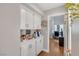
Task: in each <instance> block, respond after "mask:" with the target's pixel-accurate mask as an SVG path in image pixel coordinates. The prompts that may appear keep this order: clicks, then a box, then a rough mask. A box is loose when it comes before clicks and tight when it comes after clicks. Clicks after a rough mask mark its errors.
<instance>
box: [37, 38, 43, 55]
mask: <svg viewBox="0 0 79 59" xmlns="http://www.w3.org/2000/svg"><path fill="white" fill-rule="evenodd" d="M42 46H43V45H42V39H41V38H40V37H38V38H37V39H36V55H38V54H39V53H40V52H41V51H42Z"/></svg>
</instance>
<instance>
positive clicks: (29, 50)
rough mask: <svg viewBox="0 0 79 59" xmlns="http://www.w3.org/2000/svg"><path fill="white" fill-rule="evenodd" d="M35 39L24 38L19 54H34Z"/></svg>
mask: <svg viewBox="0 0 79 59" xmlns="http://www.w3.org/2000/svg"><path fill="white" fill-rule="evenodd" d="M35 54H36V52H35V40H34V39H31V40H26V41H24V42H22V43H21V56H35Z"/></svg>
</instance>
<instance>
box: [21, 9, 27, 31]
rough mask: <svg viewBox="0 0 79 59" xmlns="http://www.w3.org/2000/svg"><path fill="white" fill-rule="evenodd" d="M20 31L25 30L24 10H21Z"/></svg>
mask: <svg viewBox="0 0 79 59" xmlns="http://www.w3.org/2000/svg"><path fill="white" fill-rule="evenodd" d="M20 24H21V27H20V28H21V29H26V27H25V10H24V9H21V22H20Z"/></svg>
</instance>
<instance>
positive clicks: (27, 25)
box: [21, 9, 33, 29]
mask: <svg viewBox="0 0 79 59" xmlns="http://www.w3.org/2000/svg"><path fill="white" fill-rule="evenodd" d="M21 29H33V12H32V11H28V10H26V9H21Z"/></svg>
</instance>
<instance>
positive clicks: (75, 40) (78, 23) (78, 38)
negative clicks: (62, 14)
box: [71, 18, 79, 56]
mask: <svg viewBox="0 0 79 59" xmlns="http://www.w3.org/2000/svg"><path fill="white" fill-rule="evenodd" d="M71 30H72V31H71V55H72V56H79V18H76V19H73V23H72V26H71Z"/></svg>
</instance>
